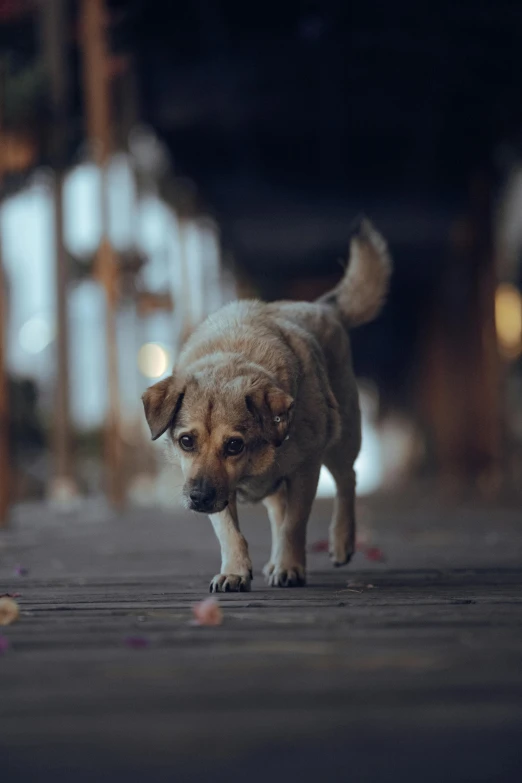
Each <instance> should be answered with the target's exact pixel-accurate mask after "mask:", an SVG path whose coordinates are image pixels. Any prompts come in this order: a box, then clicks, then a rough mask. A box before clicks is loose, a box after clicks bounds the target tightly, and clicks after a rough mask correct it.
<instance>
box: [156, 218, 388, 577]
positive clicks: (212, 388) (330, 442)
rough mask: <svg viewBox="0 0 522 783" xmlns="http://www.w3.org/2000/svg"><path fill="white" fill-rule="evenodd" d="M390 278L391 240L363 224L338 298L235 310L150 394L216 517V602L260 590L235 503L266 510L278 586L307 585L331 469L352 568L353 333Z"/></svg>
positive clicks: (188, 483) (189, 347)
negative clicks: (324, 471)
mask: <svg viewBox="0 0 522 783" xmlns="http://www.w3.org/2000/svg"><path fill="white" fill-rule="evenodd" d="M390 272H391V261H390V258H389V255H388V252H387V248H386V243H385V241H384V240H383V238H382V237H381V236H380V234H378V233H377V231H376V230H375V229H374V228H373V226H372V225H371V224H370V222H369V221H367V220H363V221H362V222H361V224H360V226H359V227H358V229H357V231H356V232H355V235H354V236H353V238H352V240H351V246H350V259H349V265H348V268H347V271H346V274H345V276H344V278H343V280H342V281H341V282H340V284H339V285H338V286H337V288H335V289H334V290H333V291H332V292H330V293H329V294H327V295H326V296H324V297H322V298H321V299H319V300H318V301H317V302H315V303H313V304H308V303H304V302H303V303H301V302H296V303H294V302H276V303H274V304H263V303H261V302H256V301H242V302H235V303H233V304H230V305H227V306H226V307H224V308H222V309H221V310H219V311H218V312H217V313H215V314H214V315H211V316H210V317H209V318H207V320H206V321H205V322H204V323H203V324H201V326H200V327H199V328H198V329H197V330H196V331H195V332H194V333H193V334H192V336H191V337H190V338H189V340H188V341H187V343H186V344H185V346H184V347H183V350H182V352H181V354H180V357H179V361H178V363H177V366H176V367H175V369H174V371H173V374H172V376H170V377H169V378H166V379H165V380H163V381H160V382H159V383H157V384H155V385H154V386H152V387H151V388H149V389H148V390H147V391H146V392H145V394H144V395H143V403H144V407H145V415H146V417H147V421H148V424H149V426H150V430H151V433H152V438H153V439H154V440H155V439H156V438H159V437H160V435H162V434H163V433H164V432H167V431H168V441H169V449H171V450H172V452H173V455H174V457H175V458H176V460H178V461H179V462H180V463H181V468H182V472H183V476H184V478H185V484H184V488H183V496H184V499H185V501H186V504H187V506H188V508H190V509H193V510H194V511H200V512H203V513H205V514H209V515H210V520H211V522H212V525H213V527H214V530H215V531H216V535H217V537H218V539H219V543H220V545H221V556H222V561H221V572H220V573H219V574H217V576H215V577H214V579H213V580H212V582H211V583H210V590H211V592H219V591H229V590H249V589H250V583H251V579H252V563H251V561H250V557H249V554H248V547H247V542H246V540H245V538H244V537H243V536H242V535H241V533H240V530H239V523H238V515H237V505H236V501H237V500H240V501H250V502H254V503H255V502H259V501H262V502H263V503H264V505H265V506H266V508H267V510H268V515H269V517H270V524H271V528H272V555H271V558H270V562H269V563H268V564H267V565H266V566H265V569H264V573H265V576H266V578H267V580H268V583H269V584H270V585H274V586H276V585H277V586H280V587H292V586H295V585H302V584H304V583H305V579H306V572H305V568H306V524H307V521H308V517H309V514H310V509H311V507H312V503H313V500H314V497H315V493H316V489H317V482H318V479H319V472H320V469H321V465H326V467H327V468H328V469H329V470H330V472H331V473H332V475H333V477H334V479H335V483H336V486H337V497H336V502H335V510H334V515H333V520H332V523H331V526H330V555H331V558H332V561H333V563H334V565H343V564H344V563H347V562H348V561H349V560H350V558H351V556H352V554H353V551H354V541H355V516H354V497H355V474H354V470H353V464H354V461H355V458H356V457H357V454H358V452H359V448H360V442H361V429H360V413H359V401H358V396H357V387H356V383H355V378H354V374H353V369H352V361H351V353H350V341H349V337H348V330H349V329H350V328H351V327H354V326H357V325H359V324H362V323H366V322H367V321H370V320H371V319H373V318H374V317H375V316H376V315H377V314H378V312H379V310H380V308H381V305H382V303H383V301H384V298H385V296H386V292H387V289H388V281H389V277H390Z"/></svg>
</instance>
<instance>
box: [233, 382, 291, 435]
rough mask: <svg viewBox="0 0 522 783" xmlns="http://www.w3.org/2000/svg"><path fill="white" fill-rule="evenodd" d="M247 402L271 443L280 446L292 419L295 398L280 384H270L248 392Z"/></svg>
mask: <svg viewBox="0 0 522 783" xmlns="http://www.w3.org/2000/svg"><path fill="white" fill-rule="evenodd" d="M245 402H246V406H247V408H248V410H249V411H250V413H251V414H252V415H253V416H254V417H255V418H256V419H257V421H258V422H259V424H260V426H261V427H262V429H263V431H264V432H265V434H266V435H267V436H268V438H269V440H270V441H271V443H273V445H274V446H280V445H281V444H282V443H283V441H284V440H285V438H286V435H287V433H288V428H289V426H290V422H291V420H292V413H293V407H294V398H293V397H291V396H290V394H287V393H286V392H284V391H283V390H282V389H280V388H279V387H278V386H268V387H265V388H260V389H255V390H253V391H252V392H251V393H250V394H247V395H246V397H245Z"/></svg>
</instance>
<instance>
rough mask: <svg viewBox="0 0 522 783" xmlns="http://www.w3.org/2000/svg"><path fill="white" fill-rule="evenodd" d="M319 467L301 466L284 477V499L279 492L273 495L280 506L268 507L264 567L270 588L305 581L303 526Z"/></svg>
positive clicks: (293, 584) (307, 514)
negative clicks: (269, 538)
mask: <svg viewBox="0 0 522 783" xmlns="http://www.w3.org/2000/svg"><path fill="white" fill-rule="evenodd" d="M320 470H321V464H320V463H317V464H315V463H313V464H308V465H305V466H302V467H301V468H300V469H299V471H298V472H297V473H296V474H295V475H293V476H291V477H290V478H288V479H287V482H286V502H283V496H282V495H279V496H278V497H277V498H276V496H273V499H274V501H276V503H277V502H278V501H279V503H280V508H279V509H278V510H277V509H271V511H272V513H271V514H270V518H271V521H272V537H273V538H272V557H271V560H270V563H269V564H268V566H267V568H266V570H265V576H266V578H267V581H268V584H269V585H272V586H273V587H296V586H300V585H304V584H305V583H306V525H307V523H308V517H309V516H310V511H311V509H312V503H313V502H314V498H315V493H316V491H317V483H318V481H319V472H320ZM265 505H266V504H265ZM269 510H270V509H269ZM277 511H278V512H279V513H277Z"/></svg>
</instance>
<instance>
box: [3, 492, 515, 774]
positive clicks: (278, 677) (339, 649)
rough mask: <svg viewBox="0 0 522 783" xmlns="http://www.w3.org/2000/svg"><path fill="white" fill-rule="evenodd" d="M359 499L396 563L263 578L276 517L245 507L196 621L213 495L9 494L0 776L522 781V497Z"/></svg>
mask: <svg viewBox="0 0 522 783" xmlns="http://www.w3.org/2000/svg"><path fill="white" fill-rule="evenodd" d="M330 511H331V508H330V504H329V503H327V502H320V503H318V504H317V507H316V510H315V512H314V517H313V520H312V525H311V531H310V539H311V540H315V539H321V538H323V537H324V535H325V532H326V528H327V524H328V516H329V513H330ZM361 518H362V520H363V523H364V525H365V527H366V531H367V534H369V535H371V538H372V540H373V543H375V544H376V545H378V546H380V547H381V548H382V549H383V550H384V552H385V553H386V556H387V561H386V563H384V564H382V563H372V562H369V561H367V560H365V559H364V557H363V556H362V555H361V554H358V555H357V556H356V558H355V559H354V561H353V563H352V565H350V566H349V567H348V568H346V569H341V570H333V569H331V568H330V566H329V563H328V559H327V556H326V555H325V554H321V553H320V554H311V555H310V556H309V567H310V574H309V585H308V587H306V588H302V589H294V590H288V589H267V588H266V587H265V586H264V584H263V581H262V577H261V575H260V570H261V566H262V565H263V563H264V561H265V560H266V558H267V553H268V525H267V523H266V520H265V519H264V515H263V513H262V512H261V511H259V510H257V509H255V510H251V511H247V512H246V513H245V514H244V529H245V532H246V534H247V537H248V539H249V541H250V543H251V551H252V555H253V559H254V564H255V568H256V572H257V573H256V578H255V580H254V583H253V591H252V592H251V593H249V594H236V595H226V596H223V597H222V598H221V599H220V600H221V604H222V606H223V610H224V623H223V625H222V626H220V627H215V628H201V627H199V628H198V627H194V626H193V625H191V624H190V620H191V605H192V604H193V603H194V602H195V601H197V600H200V599H201V598H203V597H205V595H206V590H207V587H208V581H209V579H210V577H211V576H212V575H213V574H214V573H215V572H216V570H217V566H218V563H219V558H218V551H217V544H216V543H215V541H214V539H213V537H212V532H211V530H210V525H209V523H208V521H207V520H205V518H204V517H200V516H195V515H187V514H185V513H183V512H173V513H171V514H167V513H165V512H159V511H144V510H139V511H138V510H135V511H129V512H127V513H126V514H124V515H123V516H120V517H117V516H113V515H111V514H110V513H108V512H107V511H106V510H105V509H104V508H103V506H101V505H98V504H96V503H94V502H90V503H88V504H87V505H86V506H85V507H84V508H82V509H81V510H80V511H78V512H75V513H73V514H70V515H68V516H66V517H64V516H60V515H57V514H53V513H52V512H50V511H49V510H48V509H46V508H44V507H43V506H27V507H23V508H20V509H17V511H16V514H15V519H14V523H13V525H12V527H11V529H10V530H8V531H7V532H5V533H2V534H1V535H0V593H3V592H10V593H12V592H18V593H20V597H19V598H18V601H19V603H20V606H21V610H22V617H21V620H20V621H19V622H18V623H17V624H16V625H12V626H9V627H7V628H3V629H0V631H1V633H2V635H3V636H4V637H5V638H7V639H8V641H9V644H10V647H9V650H8V651H7V653H5V654H4V655H2V656H0V780H1V781H2V783H14V782H15V781H16V782H17V783H18V781H20V783H22V781H23V783H28V782H32V781H35V782H36V781H38V783H45V781H48V780H49V781H62V780H63V781H82V782H83V781H85V782H86V783H87V781H89V782H90V781H95V780H98V779H100V780H106V781H111V782H112V781H126V782H127V781H147V782H148V781H152V782H153V783H155V782H156V781H207V780H208V781H230V780H231V779H232V778H233V777H237V778H240V779H243V778H244V779H246V780H247V781H248V783H257V781H265V780H268V779H276V780H278V781H282V780H294V779H296V780H301V781H316V780H318V779H319V780H324V781H336V780H341V781H344V780H351V781H354V782H359V781H400V782H401V783H404V781H415V783H418V781H423V783H425V782H426V781H428V782H429V781H437V783H439V782H440V781H444V782H445V783H448V782H453V781H454V782H455V783H463V782H468V781H481V782H482V781H484V782H486V781H495V783H497V781H498V782H503V781H506V782H507V781H509V782H511V781H513V782H514V781H517V783H518V781H520V780H522V751H521V738H522V733H521V732H522V611H521V610H522V568H521V564H522V512H521V511H520V508H517V507H516V506H514V507H513V508H509V507H505V508H500V507H490V508H482V509H479V508H474V507H473V506H469V507H468V506H466V507H461V508H459V509H455V508H446V507H444V506H443V505H441V504H439V505H437V504H434V503H433V502H432V501H430V502H429V503H428V502H427V501H423V500H421V501H419V500H416V501H415V502H412V503H407V502H405V501H404V498H402V499H389V500H388V501H386V502H382V501H379V502H378V501H374V502H373V503H371V504H369V503H367V504H366V505H365V506H364V507H363V508H362V514H361ZM19 567H22V568H24V569H27V575H25V576H19V575H17V573H16V572H17V569H19ZM348 581H350V582H356V583H360V584H362V585H368V584H373V585H374V587H373V588H371V589H370V588H364V589H363V590H362V592H353V591H352V589H353V588H352V589H348V588H347V582H348ZM356 589H358V588H356ZM131 636H139V637H140V638H144V639H145V640H146V642H147V645H148V646H147V647H145V648H144V649H133V648H130V647H129V646H128V645H127V642H126V640H127V639H128V637H131Z"/></svg>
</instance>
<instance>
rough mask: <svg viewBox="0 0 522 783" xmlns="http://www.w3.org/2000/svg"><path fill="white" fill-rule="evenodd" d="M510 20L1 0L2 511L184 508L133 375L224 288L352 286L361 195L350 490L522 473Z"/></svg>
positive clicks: (390, 11)
mask: <svg viewBox="0 0 522 783" xmlns="http://www.w3.org/2000/svg"><path fill="white" fill-rule="evenodd" d="M521 40H522V8H521V7H520V4H517V3H515V2H508V0H498V2H486V3H476V2H470V1H469V2H468V0H462V1H461V2H454V1H453V2H449V0H439V2H437V3H431V2H428V3H426V4H423V5H422V7H421V6H420V5H419V4H413V3H407V2H398V3H394V4H393V5H392V4H383V3H377V2H373V1H372V2H367V3H365V4H362V5H361V4H351V3H346V2H323V3H305V2H297V1H296V0H288V1H287V2H285V3H275V2H272V0H267V2H265V3H264V4H263V5H262V6H256V7H253V6H251V5H248V4H244V3H240V2H237V0H194V2H192V3H184V4H181V3H177V2H167V0H165V2H161V0H152V2H151V0H149V2H145V1H144V0H118V1H116V0H114V1H112V0H111V1H109V0H0V178H1V186H2V200H1V207H0V244H1V275H0V279H1V281H2V283H1V285H2V291H1V302H2V309H1V326H0V335H1V346H2V348H1V350H0V483H1V487H2V491H1V498H2V507H1V508H0V516H3V517H4V518H5V517H6V509H7V505H8V503H10V502H16V501H20V500H23V499H28V498H44V497H48V498H50V499H52V500H53V501H54V502H59V503H61V504H62V505H65V506H66V507H67V506H69V505H70V504H71V503H76V502H78V500H79V498H81V497H84V496H86V495H92V494H99V493H106V495H107V496H108V498H109V499H110V501H111V502H112V503H113V504H114V505H115V506H122V505H123V504H124V503H125V502H140V503H153V502H158V501H161V499H162V498H163V500H164V501H166V502H167V500H166V499H168V502H171V496H170V493H169V492H163V490H162V486H163V485H165V486H166V487H167V489H168V487H169V485H170V484H172V482H169V480H168V479H167V480H166V481H165V482H163V484H162V480H161V476H160V478H159V479H158V450H157V449H156V450H153V449H152V448H151V446H150V445H149V443H148V439H147V433H146V430H145V426H144V423H143V420H142V413H141V403H140V395H141V393H142V392H143V390H144V388H145V387H146V385H148V384H149V383H151V382H153V381H154V380H155V379H159V378H161V377H163V376H164V375H165V374H167V373H168V372H169V370H170V368H171V366H172V364H173V363H174V361H175V359H176V355H177V353H178V351H179V348H180V345H181V343H182V341H183V339H184V338H185V337H186V335H187V334H189V333H190V331H191V330H192V329H193V328H194V326H195V325H196V324H197V323H198V322H199V321H201V320H202V319H203V318H204V317H205V316H206V315H207V314H208V313H209V312H212V311H213V310H215V309H217V308H218V307H220V306H221V305H222V304H224V303H225V302H226V301H229V300H230V299H233V298H236V297H237V296H259V297H262V298H266V299H275V298H283V297H288V298H296V299H314V298H315V297H316V296H318V295H320V294H321V293H323V292H324V291H325V290H327V289H328V288H330V287H331V286H333V285H335V283H336V282H337V280H338V279H339V277H340V275H341V274H342V263H343V262H344V260H345V259H346V256H347V248H348V236H349V229H350V224H351V222H352V221H353V219H354V218H355V217H356V216H357V214H358V213H360V212H361V211H364V212H366V213H367V214H368V215H369V216H371V218H372V219H373V220H374V221H375V222H376V224H377V225H378V227H379V228H380V229H381V231H382V232H383V233H384V234H385V236H386V237H387V238H388V240H389V243H390V246H391V250H392V253H393V256H394V260H395V273H394V277H393V283H392V291H391V295H390V299H389V302H388V304H387V306H386V309H385V311H384V314H383V315H382V316H381V318H380V319H379V320H378V321H376V322H375V323H373V324H370V325H369V326H367V327H364V328H362V329H360V330H358V331H356V332H354V333H353V344H354V361H355V367H356V372H357V375H358V378H359V380H360V389H361V400H362V408H363V414H364V429H365V440H364V447H363V451H362V453H361V456H360V459H359V461H358V476H359V488H360V491H361V493H367V492H373V491H377V490H380V489H384V488H387V487H397V486H399V485H402V484H404V483H405V482H415V481H416V482H422V481H426V480H428V479H429V480H434V482H435V484H436V485H443V486H445V487H447V486H449V487H452V488H456V489H457V490H460V489H463V490H464V491H473V492H480V493H482V494H484V495H491V494H495V493H498V492H509V491H512V490H513V489H517V487H519V486H520V483H521V476H522V370H521V368H522V364H521V359H520V356H521V353H522V299H521V294H520V288H521V285H522V269H521V260H522V100H521V96H522V47H521V46H520V41H521ZM340 262H341V263H340ZM320 491H321V492H322V493H326V494H327V493H328V492H330V491H331V487H330V484H329V480H328V476H327V475H326V474H325V475H324V476H323V477H322V481H321V486H320Z"/></svg>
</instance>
